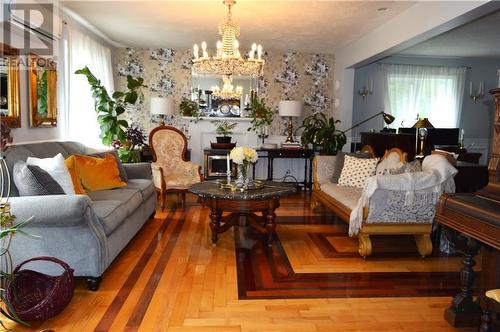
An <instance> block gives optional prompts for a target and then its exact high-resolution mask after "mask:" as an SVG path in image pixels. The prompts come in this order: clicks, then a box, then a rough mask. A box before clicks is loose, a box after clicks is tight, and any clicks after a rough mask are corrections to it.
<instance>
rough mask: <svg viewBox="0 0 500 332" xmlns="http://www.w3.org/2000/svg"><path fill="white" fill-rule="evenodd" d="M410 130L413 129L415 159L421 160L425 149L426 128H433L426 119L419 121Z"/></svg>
mask: <svg viewBox="0 0 500 332" xmlns="http://www.w3.org/2000/svg"><path fill="white" fill-rule="evenodd" d="M412 128H415V158H423V157H424V156H425V155H424V149H425V140H426V139H427V128H434V126H433V125H432V123H431V122H430V121H429V119H427V118H422V119H419V120H418V121H417V122H415V124H414V125H413V127H412ZM419 138H420V153H419V154H418V155H417V151H418V140H419Z"/></svg>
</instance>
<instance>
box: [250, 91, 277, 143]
mask: <svg viewBox="0 0 500 332" xmlns="http://www.w3.org/2000/svg"><path fill="white" fill-rule="evenodd" d="M250 107H251V111H250V117H251V118H252V121H250V124H251V126H250V127H249V128H248V131H254V132H256V133H257V134H261V133H262V131H263V127H264V126H270V125H271V123H272V122H273V119H274V116H275V114H276V113H275V112H274V110H272V109H271V107H269V106H267V105H266V103H265V101H264V98H262V99H260V100H259V98H257V97H254V98H252V100H251V101H250Z"/></svg>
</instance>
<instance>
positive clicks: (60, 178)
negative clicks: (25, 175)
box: [26, 153, 75, 195]
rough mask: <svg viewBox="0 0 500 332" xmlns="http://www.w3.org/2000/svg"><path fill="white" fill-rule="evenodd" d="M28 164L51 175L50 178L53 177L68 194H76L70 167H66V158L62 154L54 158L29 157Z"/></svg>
mask: <svg viewBox="0 0 500 332" xmlns="http://www.w3.org/2000/svg"><path fill="white" fill-rule="evenodd" d="M26 163H27V164H29V165H35V166H38V167H40V168H41V169H43V170H44V171H45V172H47V173H49V174H50V176H52V178H54V180H56V181H57V183H59V185H60V186H61V187H62V188H63V190H64V192H65V193H66V194H68V195H74V194H75V188H73V181H71V175H70V174H69V171H68V167H67V166H66V163H65V160H64V157H63V155H62V154H61V153H58V154H57V155H55V156H54V157H52V158H36V157H28V158H27V159H26Z"/></svg>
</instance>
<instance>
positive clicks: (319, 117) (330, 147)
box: [298, 113, 347, 155]
mask: <svg viewBox="0 0 500 332" xmlns="http://www.w3.org/2000/svg"><path fill="white" fill-rule="evenodd" d="M337 123H340V120H335V119H334V118H327V117H326V115H325V114H324V113H315V114H313V115H310V116H308V117H306V118H305V119H304V121H303V122H302V126H300V127H299V128H298V129H301V128H303V129H304V130H303V132H302V136H301V143H302V145H304V146H307V145H309V144H311V145H312V146H313V149H315V150H316V149H319V150H320V152H321V153H322V154H328V155H334V154H336V153H337V151H340V150H342V147H343V146H344V145H345V144H346V142H347V138H346V136H345V133H344V132H343V131H340V130H337V128H336V126H335V125H336V124H337Z"/></svg>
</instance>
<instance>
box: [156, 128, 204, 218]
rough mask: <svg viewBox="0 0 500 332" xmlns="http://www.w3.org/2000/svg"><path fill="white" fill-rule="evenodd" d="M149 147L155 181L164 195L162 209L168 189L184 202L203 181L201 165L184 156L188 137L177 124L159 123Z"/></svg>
mask: <svg viewBox="0 0 500 332" xmlns="http://www.w3.org/2000/svg"><path fill="white" fill-rule="evenodd" d="M149 146H150V148H151V151H152V154H153V163H152V164H151V169H152V172H153V182H154V184H155V187H156V191H157V192H158V193H159V196H160V198H161V210H162V211H163V210H164V208H165V200H166V196H167V193H168V192H173V193H176V194H177V196H178V197H179V196H180V197H181V198H182V202H185V200H186V191H187V189H188V188H189V187H190V186H191V185H192V184H194V183H198V182H201V181H202V177H201V173H200V171H201V166H200V165H197V164H195V163H192V162H190V161H186V160H185V159H184V156H185V152H186V149H187V139H186V136H185V135H184V134H183V133H182V131H180V130H178V129H176V128H174V127H169V126H159V127H157V128H155V129H153V130H152V131H151V133H150V134H149Z"/></svg>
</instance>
